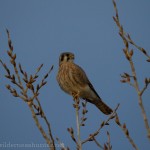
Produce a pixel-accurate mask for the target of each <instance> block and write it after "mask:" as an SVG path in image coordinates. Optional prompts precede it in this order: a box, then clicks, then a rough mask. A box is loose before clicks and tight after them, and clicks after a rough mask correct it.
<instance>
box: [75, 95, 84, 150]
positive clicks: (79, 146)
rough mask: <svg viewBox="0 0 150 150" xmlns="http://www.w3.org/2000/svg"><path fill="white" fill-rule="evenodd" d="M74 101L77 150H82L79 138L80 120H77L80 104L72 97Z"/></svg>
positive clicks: (77, 99) (76, 98)
mask: <svg viewBox="0 0 150 150" xmlns="http://www.w3.org/2000/svg"><path fill="white" fill-rule="evenodd" d="M74 101H75V104H74V108H75V111H76V126H77V137H78V150H82V143H81V137H80V120H79V109H80V106H79V103H80V100H79V98H78V97H74Z"/></svg>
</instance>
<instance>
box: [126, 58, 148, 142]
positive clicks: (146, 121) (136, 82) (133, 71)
mask: <svg viewBox="0 0 150 150" xmlns="http://www.w3.org/2000/svg"><path fill="white" fill-rule="evenodd" d="M129 62H130V66H131V70H132V74H133V76H134V83H135V89H136V91H137V94H138V103H139V106H140V108H141V111H142V116H143V119H144V124H145V127H146V129H147V135H148V139H149V140H150V127H149V123H148V119H147V115H146V111H145V108H144V105H143V100H142V95H141V91H140V89H139V85H138V81H137V77H136V71H135V68H134V64H133V61H132V60H130V61H129Z"/></svg>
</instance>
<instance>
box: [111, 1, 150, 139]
mask: <svg viewBox="0 0 150 150" xmlns="http://www.w3.org/2000/svg"><path fill="white" fill-rule="evenodd" d="M112 1H113V4H114V9H115V12H116V16H115V17H113V19H114V21H115V22H116V25H117V26H118V28H119V34H120V36H121V38H122V40H123V43H124V45H125V48H124V49H123V51H124V54H125V56H126V59H127V60H128V61H129V64H130V67H131V72H132V76H133V81H134V88H135V89H136V91H137V95H138V103H139V106H140V109H141V112H142V116H143V120H144V124H145V128H146V130H147V135H148V139H149V140H150V127H149V123H148V119H147V115H146V111H145V108H144V105H143V99H142V94H143V92H144V91H145V89H146V88H147V86H146V87H144V89H143V90H140V88H139V84H138V79H137V75H136V71H135V67H134V63H133V61H132V56H133V50H129V42H130V43H131V44H133V45H134V46H135V47H136V48H138V49H139V50H141V51H142V52H143V53H144V54H145V55H146V56H147V57H148V58H149V60H150V57H149V56H148V54H147V52H146V51H145V50H144V49H143V48H141V47H139V46H137V45H136V44H135V43H134V42H133V41H132V40H131V38H130V36H129V34H128V35H127V34H126V33H125V31H124V30H123V27H122V25H121V24H120V22H119V15H118V9H117V6H116V2H115V0H112ZM129 40H130V41H129ZM149 60H148V61H149Z"/></svg>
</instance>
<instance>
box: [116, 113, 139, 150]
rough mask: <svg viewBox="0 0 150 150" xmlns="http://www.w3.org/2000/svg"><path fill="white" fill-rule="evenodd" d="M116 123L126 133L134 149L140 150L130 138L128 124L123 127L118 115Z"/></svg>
mask: <svg viewBox="0 0 150 150" xmlns="http://www.w3.org/2000/svg"><path fill="white" fill-rule="evenodd" d="M115 122H116V124H117V125H118V126H119V127H120V128H121V129H122V131H123V132H124V134H125V136H126V137H127V139H128V140H129V142H130V144H131V145H132V146H133V148H134V149H135V150H138V147H137V146H136V144H135V143H134V141H133V139H132V138H131V137H130V134H129V130H128V129H127V127H126V124H125V123H124V124H123V125H122V124H121V123H120V119H119V117H118V115H116V118H115Z"/></svg>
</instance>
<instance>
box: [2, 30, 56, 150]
mask: <svg viewBox="0 0 150 150" xmlns="http://www.w3.org/2000/svg"><path fill="white" fill-rule="evenodd" d="M7 35H8V46H9V51H7V54H8V56H9V58H10V62H11V64H12V65H13V68H14V72H15V73H14V74H11V73H10V70H9V68H8V67H7V65H6V64H4V63H3V61H2V60H1V59H0V63H1V64H2V66H3V68H4V69H5V70H6V72H7V74H6V75H5V77H6V78H7V79H9V80H10V81H11V82H12V83H13V84H14V85H16V86H17V87H18V88H19V90H20V93H21V95H20V94H18V92H17V90H16V89H15V88H12V87H11V86H10V85H6V88H7V89H8V90H9V91H10V93H11V94H12V95H13V96H14V97H19V98H21V99H22V100H23V101H24V102H26V104H28V106H29V109H30V111H31V114H32V117H33V120H34V121H35V124H36V126H37V127H38V129H39V131H40V132H41V134H42V136H43V138H44V139H45V140H46V142H47V144H48V145H49V149H51V150H55V149H56V148H55V143H54V139H53V136H52V132H51V127H50V123H49V122H48V120H47V117H46V115H45V114H44V111H43V110H42V107H41V104H40V101H39V99H38V95H39V89H40V88H41V87H43V86H44V85H45V84H46V81H45V79H46V78H47V77H48V75H49V74H50V72H51V70H52V69H53V67H51V69H50V70H49V72H48V73H47V74H46V75H45V76H44V78H43V79H42V82H41V84H40V86H39V88H36V92H35V88H34V85H33V83H34V82H35V81H36V79H37V78H38V76H37V73H38V72H39V71H40V70H41V68H42V66H43V65H41V66H40V67H39V68H38V69H37V71H36V73H35V76H34V77H33V76H32V75H30V77H29V78H28V75H27V73H26V72H25V71H23V69H22V67H21V64H19V70H18V68H17V63H16V54H14V53H13V46H12V42H11V39H10V34H9V31H8V30H7ZM19 71H20V73H21V74H22V75H23V77H24V78H23V79H21V77H20V74H19ZM16 78H17V79H18V81H16ZM23 82H25V85H26V86H25V87H24V86H23V84H22V83H23ZM28 90H31V91H32V93H33V95H32V96H31V97H30V96H28ZM34 99H36V101H37V104H38V106H36V105H35V104H34ZM34 108H35V109H36V110H37V111H38V113H39V115H40V116H41V117H42V118H43V119H44V122H45V123H46V125H47V128H48V134H47V133H46V132H45V131H44V129H43V127H42V125H41V124H40V122H39V118H38V117H37V113H35V109H34Z"/></svg>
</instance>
